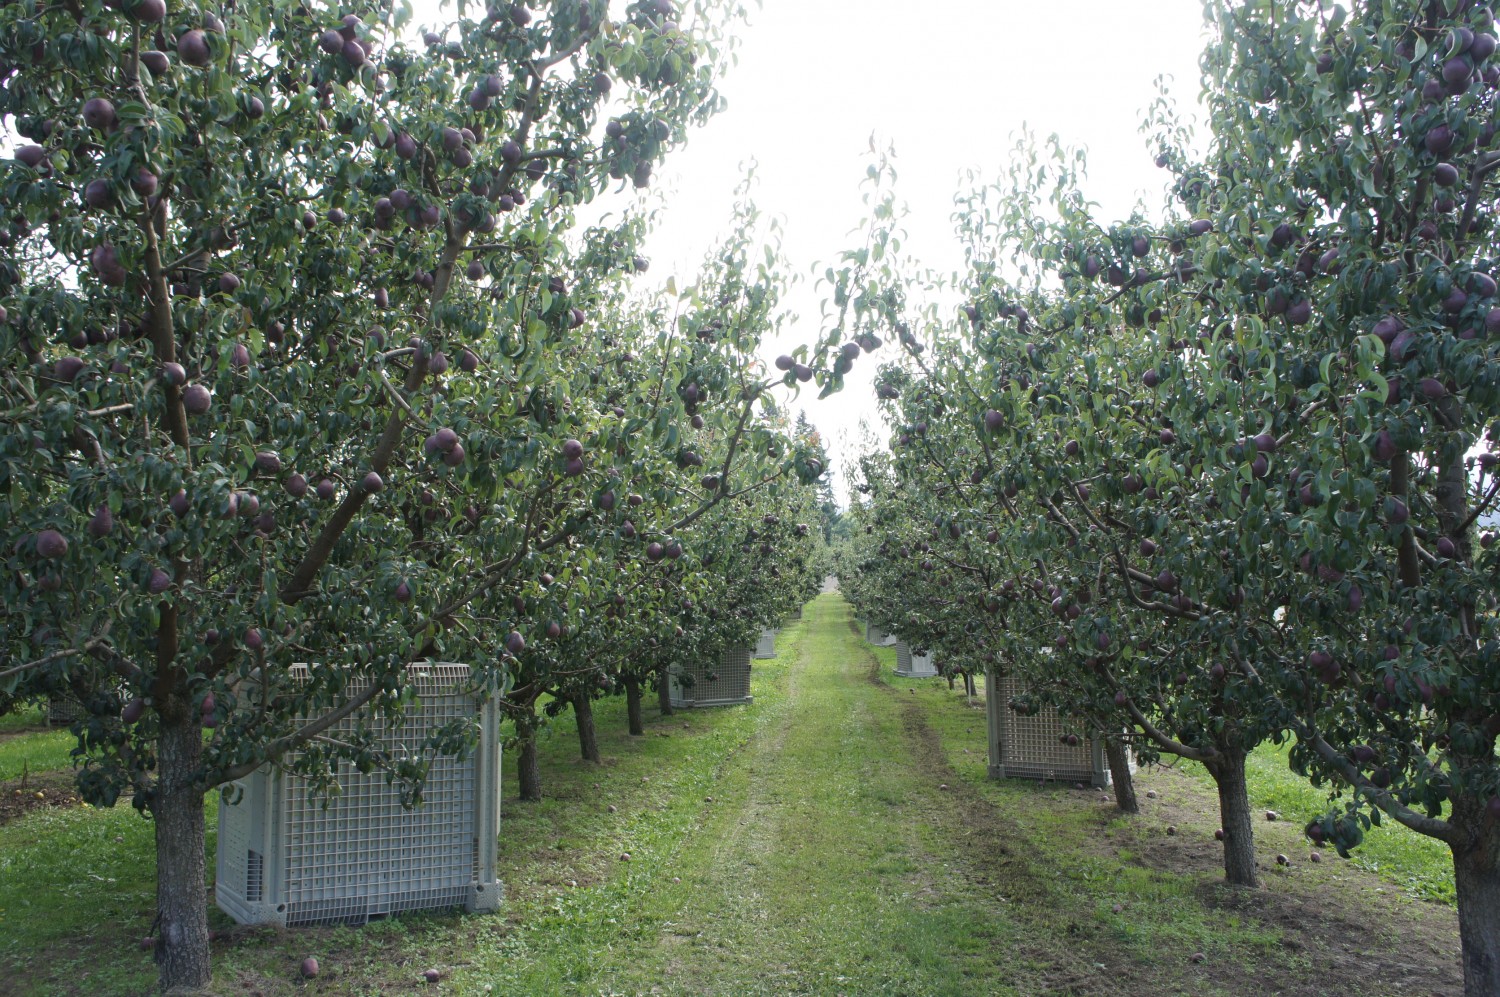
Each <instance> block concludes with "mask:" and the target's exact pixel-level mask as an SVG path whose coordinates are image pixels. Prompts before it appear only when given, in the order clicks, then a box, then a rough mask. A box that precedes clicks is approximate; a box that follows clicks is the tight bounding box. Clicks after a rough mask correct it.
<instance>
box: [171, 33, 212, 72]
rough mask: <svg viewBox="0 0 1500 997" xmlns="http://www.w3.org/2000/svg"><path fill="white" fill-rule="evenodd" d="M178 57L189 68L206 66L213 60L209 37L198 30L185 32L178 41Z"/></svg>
mask: <svg viewBox="0 0 1500 997" xmlns="http://www.w3.org/2000/svg"><path fill="white" fill-rule="evenodd" d="M177 57H178V58H179V59H181V60H182V61H183V62H185V63H187V64H188V65H189V66H199V67H202V66H206V65H208V64H209V62H210V61H211V60H212V54H211V52H210V51H209V47H208V36H207V35H206V34H204V33H203V32H202V31H199V30H198V29H197V28H194V29H193V30H191V31H187V32H184V33H183V35H182V37H181V38H179V39H177Z"/></svg>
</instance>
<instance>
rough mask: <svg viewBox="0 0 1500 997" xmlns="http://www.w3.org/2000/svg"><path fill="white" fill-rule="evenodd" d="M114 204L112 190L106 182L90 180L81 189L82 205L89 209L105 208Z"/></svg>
mask: <svg viewBox="0 0 1500 997" xmlns="http://www.w3.org/2000/svg"><path fill="white" fill-rule="evenodd" d="M114 202H115V192H114V188H112V187H111V186H110V185H109V181H108V180H90V181H89V182H88V184H87V185H85V186H84V188H83V203H84V204H87V205H88V206H89V207H91V208H107V207H109V206H110V205H111V204H113V203H114Z"/></svg>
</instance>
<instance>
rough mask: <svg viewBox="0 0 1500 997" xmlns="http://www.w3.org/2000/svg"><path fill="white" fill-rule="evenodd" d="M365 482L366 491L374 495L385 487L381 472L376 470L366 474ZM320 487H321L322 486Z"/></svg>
mask: <svg viewBox="0 0 1500 997" xmlns="http://www.w3.org/2000/svg"><path fill="white" fill-rule="evenodd" d="M363 484H364V489H365V491H367V492H369V493H370V494H372V495H373V494H375V493H376V492H378V491H380V490H381V489H382V488H384V487H385V481H384V480H382V479H381V477H380V474H379V473H378V472H376V471H370V472H369V473H368V474H366V475H365V477H364V481H363ZM319 487H320V488H321V486H319Z"/></svg>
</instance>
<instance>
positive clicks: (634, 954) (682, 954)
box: [496, 593, 1020, 994]
mask: <svg viewBox="0 0 1500 997" xmlns="http://www.w3.org/2000/svg"><path fill="white" fill-rule="evenodd" d="M850 621H851V616H850V608H849V605H848V603H846V602H845V601H844V599H843V597H842V596H840V595H838V594H837V593H829V594H824V595H821V596H819V597H818V598H817V599H816V600H814V601H813V602H812V603H811V604H810V605H809V606H808V608H807V610H806V614H805V620H804V623H803V624H802V628H803V633H802V636H801V639H800V644H799V646H798V647H797V649H796V658H795V660H794V661H793V662H792V663H791V666H790V670H789V673H788V676H787V680H786V688H785V693H784V695H782V696H779V697H776V698H774V699H773V700H771V701H770V702H768V703H766V704H765V706H764V712H763V714H762V716H761V717H760V718H759V722H758V724H757V732H756V733H755V734H754V735H753V736H752V737H751V738H750V739H749V741H748V742H747V743H746V745H745V746H744V748H743V749H742V750H741V751H740V752H738V753H737V754H736V755H734V756H732V757H731V758H730V759H729V760H728V761H727V762H726V764H725V766H724V768H723V770H722V772H721V774H720V777H719V779H718V780H717V782H716V783H715V786H714V789H713V790H712V794H713V801H712V802H711V803H706V804H705V806H706V816H705V819H704V820H703V822H702V824H701V826H700V829H699V830H698V831H697V832H696V833H695V834H694V835H692V837H691V838H690V840H688V841H687V842H686V843H685V844H684V845H683V847H682V849H681V851H680V853H679V854H678V856H677V857H676V861H675V863H674V865H673V867H672V868H671V869H662V870H658V871H657V872H655V873H654V875H655V876H656V877H657V879H658V880H659V882H658V883H656V884H654V885H653V887H652V888H651V889H650V890H648V891H646V895H645V897H644V898H643V900H642V908H641V909H639V910H632V911H630V914H629V917H630V920H631V921H632V922H634V923H636V924H637V925H638V926H639V928H640V930H639V931H638V932H637V933H636V937H635V938H634V939H631V940H630V942H629V943H628V944H625V945H619V946H610V947H609V948H608V949H607V950H606V951H605V952H604V954H603V956H602V957H601V958H596V959H595V960H594V961H593V965H592V966H591V967H590V969H589V971H588V972H587V974H586V975H584V976H583V977H582V978H578V977H575V978H573V979H571V980H568V981H566V983H564V981H561V980H559V979H558V978H557V977H556V976H555V975H553V974H555V973H556V972H557V969H558V967H559V965H566V964H570V963H571V964H574V965H576V964H577V963H576V962H575V960H574V958H573V957H572V956H571V955H570V954H569V953H567V952H564V951H559V950H557V949H556V948H553V947H551V946H550V945H547V947H545V948H537V946H538V944H541V943H543V939H542V938H540V937H533V938H531V939H530V940H529V944H528V948H529V949H531V951H532V954H533V955H534V956H535V957H538V959H539V962H538V963H537V964H536V966H535V968H536V970H537V972H538V973H539V974H544V975H539V976H538V977H537V978H536V979H535V980H534V981H532V982H527V981H518V982H520V984H521V985H520V986H519V987H517V988H516V989H515V990H514V991H512V989H511V988H510V987H506V988H504V992H507V993H509V992H516V993H521V992H528V988H529V987H533V986H544V985H545V986H554V987H555V986H559V985H566V986H568V987H569V988H570V989H571V988H574V987H576V990H575V991H574V992H579V993H625V994H633V993H667V994H677V993H681V994H753V993H765V994H787V993H817V994H839V993H849V994H869V993H900V994H950V993H976V994H979V993H983V994H996V993H1016V992H1020V991H1017V990H1014V989H1012V987H1013V983H1014V979H1015V966H1014V965H1012V964H1011V963H1012V959H1011V958H1010V957H1008V956H1007V954H1006V953H1007V935H1008V934H1009V932H1010V929H1009V928H1008V927H1007V924H1008V915H1007V913H1006V910H1005V906H1006V903H1005V901H1002V900H999V899H997V898H996V896H995V895H994V893H993V891H991V890H987V889H984V888H982V887H980V886H979V885H977V884H976V883H975V882H972V881H971V880H970V879H968V878H966V877H965V875H964V874H963V873H962V872H961V870H960V868H959V865H958V860H959V856H958V855H956V854H955V850H954V848H953V845H952V844H951V842H950V841H948V840H945V839H947V838H948V836H949V834H950V833H951V827H949V826H948V825H949V824H950V822H949V821H946V820H943V819H941V817H940V814H939V813H938V812H941V811H942V810H944V809H945V803H944V797H945V795H946V794H945V791H944V790H942V789H940V788H939V786H938V784H937V783H936V782H934V781H933V779H932V778H931V776H930V774H927V773H924V772H923V771H922V770H921V767H920V766H918V765H917V764H915V762H914V760H913V758H912V755H911V753H910V752H909V751H908V750H907V749H906V747H905V746H906V745H907V743H908V737H907V735H906V732H905V731H904V730H903V724H902V715H901V714H902V711H901V710H900V708H899V701H898V700H897V698H896V696H895V695H894V694H893V693H892V691H891V690H890V689H888V688H886V687H884V686H882V685H880V684H878V683H877V682H875V681H872V678H873V672H874V670H875V669H876V668H877V667H878V666H877V659H876V658H875V656H874V655H873V654H872V652H871V650H870V648H869V646H868V645H867V644H865V642H864V641H863V640H862V639H861V638H860V637H859V636H858V635H857V634H856V633H855V631H854V629H853V628H852V626H851V622H850ZM751 709H756V710H761V709H763V706H762V700H760V699H757V701H756V705H755V706H753V707H751ZM935 811H937V812H935ZM918 815H920V817H921V819H920V820H918V819H917V817H918ZM934 817H938V818H939V819H937V820H934V819H933V818H934ZM674 876H675V877H676V878H677V879H679V880H680V882H673V881H672V878H673V877H674ZM598 942H599V939H597V938H595V939H593V940H592V942H591V943H589V947H590V949H591V951H592V953H593V955H594V956H595V957H599V956H600V949H601V947H600V946H599V944H598ZM565 947H566V946H565ZM501 989H502V988H501V987H499V986H497V987H496V992H501ZM531 992H535V991H531Z"/></svg>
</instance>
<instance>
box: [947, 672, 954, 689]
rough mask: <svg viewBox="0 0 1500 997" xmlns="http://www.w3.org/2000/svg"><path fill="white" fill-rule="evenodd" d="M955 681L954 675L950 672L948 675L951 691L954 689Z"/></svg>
mask: <svg viewBox="0 0 1500 997" xmlns="http://www.w3.org/2000/svg"><path fill="white" fill-rule="evenodd" d="M953 679H954V675H953V673H952V672H949V673H948V688H949V690H952V689H953Z"/></svg>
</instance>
